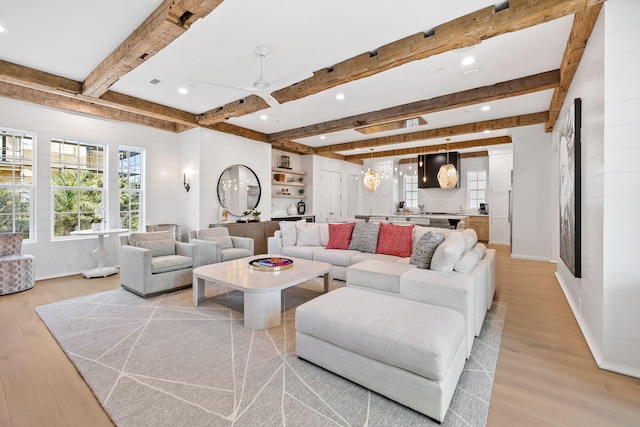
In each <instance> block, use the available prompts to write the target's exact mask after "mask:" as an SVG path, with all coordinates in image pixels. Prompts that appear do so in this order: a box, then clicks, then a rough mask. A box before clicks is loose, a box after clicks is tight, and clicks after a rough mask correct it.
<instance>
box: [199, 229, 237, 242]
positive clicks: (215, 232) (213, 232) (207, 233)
mask: <svg viewBox="0 0 640 427" xmlns="http://www.w3.org/2000/svg"><path fill="white" fill-rule="evenodd" d="M228 235H229V230H228V229H227V228H226V227H212V228H201V229H200V230H196V239H200V240H207V238H209V237H223V236H228Z"/></svg>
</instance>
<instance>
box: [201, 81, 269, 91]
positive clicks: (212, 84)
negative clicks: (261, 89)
mask: <svg viewBox="0 0 640 427" xmlns="http://www.w3.org/2000/svg"><path fill="white" fill-rule="evenodd" d="M191 80H193V81H194V82H198V83H202V84H205V85H209V86H218V87H226V88H227V89H236V90H243V91H245V92H256V91H257V90H258V89H256V88H255V87H243V86H230V85H223V84H220V83H211V82H205V81H203V80H197V79H191Z"/></svg>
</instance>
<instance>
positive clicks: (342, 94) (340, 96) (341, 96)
mask: <svg viewBox="0 0 640 427" xmlns="http://www.w3.org/2000/svg"><path fill="white" fill-rule="evenodd" d="M336 99H337V100H338V101H342V100H343V99H344V93H338V94H336Z"/></svg>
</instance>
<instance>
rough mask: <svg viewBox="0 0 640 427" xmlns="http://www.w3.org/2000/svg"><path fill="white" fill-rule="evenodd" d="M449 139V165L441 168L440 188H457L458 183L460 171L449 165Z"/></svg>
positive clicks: (439, 172)
mask: <svg viewBox="0 0 640 427" xmlns="http://www.w3.org/2000/svg"><path fill="white" fill-rule="evenodd" d="M448 141H449V138H447V164H446V165H442V166H440V170H439V171H438V184H440V188H445V189H449V188H455V187H456V184H457V183H458V171H457V170H456V167H455V166H454V165H453V164H451V163H449V142H448Z"/></svg>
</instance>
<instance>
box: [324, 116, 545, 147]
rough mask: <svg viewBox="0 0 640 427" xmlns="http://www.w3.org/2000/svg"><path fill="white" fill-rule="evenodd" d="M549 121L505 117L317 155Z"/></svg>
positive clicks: (358, 143) (349, 144)
mask: <svg viewBox="0 0 640 427" xmlns="http://www.w3.org/2000/svg"><path fill="white" fill-rule="evenodd" d="M548 119H549V112H548V111H542V112H540V113H532V114H524V115H520V116H512V117H504V118H501V119H494V120H486V121H482V122H475V123H466V124H462V125H455V126H448V127H444V128H438V129H427V130H421V131H417V132H411V133H403V134H400V135H390V136H383V137H379V138H371V139H362V140H359V141H353V142H345V143H342V144H333V145H325V146H323V147H317V148H316V149H315V152H316V153H317V154H320V153H324V152H336V151H349V150H355V149H358V148H359V149H363V148H371V147H381V146H384V145H391V144H403V143H408V142H416V141H424V140H427V139H434V138H445V137H451V136H458V135H466V134H469V133H477V132H483V131H485V130H500V129H508V128H514V127H520V126H530V125H536V124H541V123H546V121H547V120H548Z"/></svg>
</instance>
